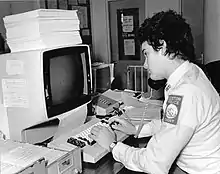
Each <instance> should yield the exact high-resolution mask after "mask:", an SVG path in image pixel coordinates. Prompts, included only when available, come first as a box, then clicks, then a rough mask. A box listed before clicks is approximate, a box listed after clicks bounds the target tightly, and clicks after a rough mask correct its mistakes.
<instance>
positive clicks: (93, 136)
mask: <svg viewBox="0 0 220 174" xmlns="http://www.w3.org/2000/svg"><path fill="white" fill-rule="evenodd" d="M88 136H89V138H92V139H93V140H95V141H96V140H97V137H96V135H94V134H89V135H88Z"/></svg>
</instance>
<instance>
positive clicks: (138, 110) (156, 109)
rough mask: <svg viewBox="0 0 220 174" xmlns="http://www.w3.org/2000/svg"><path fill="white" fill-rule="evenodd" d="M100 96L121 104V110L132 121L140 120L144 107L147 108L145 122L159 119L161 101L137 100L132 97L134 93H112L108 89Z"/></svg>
mask: <svg viewBox="0 0 220 174" xmlns="http://www.w3.org/2000/svg"><path fill="white" fill-rule="evenodd" d="M102 95H105V96H107V97H109V98H112V99H114V100H116V101H119V102H121V103H123V105H122V108H123V109H124V110H125V114H126V116H128V117H129V118H130V119H131V120H132V121H140V120H141V118H142V116H143V112H144V107H145V106H146V107H147V109H146V111H145V118H144V120H145V121H149V120H152V119H161V109H162V106H163V101H161V100H151V99H146V98H142V97H141V98H140V99H137V98H135V97H133V96H134V93H132V92H131V91H118V90H116V91H113V90H110V89H109V90H108V91H106V92H104V93H103V94H102Z"/></svg>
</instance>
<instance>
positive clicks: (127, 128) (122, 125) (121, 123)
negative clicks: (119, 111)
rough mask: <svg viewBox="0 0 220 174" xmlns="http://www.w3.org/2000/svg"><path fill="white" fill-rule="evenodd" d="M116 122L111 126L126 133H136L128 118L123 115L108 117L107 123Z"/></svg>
mask: <svg viewBox="0 0 220 174" xmlns="http://www.w3.org/2000/svg"><path fill="white" fill-rule="evenodd" d="M114 122H116V123H117V124H112V126H111V127H112V128H113V129H115V130H119V131H121V132H124V133H126V134H128V135H134V134H136V131H137V130H136V128H135V126H134V125H133V124H132V123H131V122H130V121H128V120H126V119H125V118H123V117H118V116H114V117H111V118H110V119H109V124H111V123H114Z"/></svg>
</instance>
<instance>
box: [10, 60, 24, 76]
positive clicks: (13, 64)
mask: <svg viewBox="0 0 220 174" xmlns="http://www.w3.org/2000/svg"><path fill="white" fill-rule="evenodd" d="M6 72H7V74H8V75H18V74H24V62H23V61H21V60H7V62H6Z"/></svg>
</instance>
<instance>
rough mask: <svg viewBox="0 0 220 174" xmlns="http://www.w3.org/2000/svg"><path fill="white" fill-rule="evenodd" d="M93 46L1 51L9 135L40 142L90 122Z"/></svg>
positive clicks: (1, 126)
mask: <svg viewBox="0 0 220 174" xmlns="http://www.w3.org/2000/svg"><path fill="white" fill-rule="evenodd" d="M91 76H92V71H91V57H90V49H89V46H88V45H84V44H81V45H71V46H62V47H56V48H47V49H39V50H30V51H23V52H14V53H8V54H3V55H0V79H1V87H0V92H1V94H0V95H2V106H3V107H1V108H5V110H6V113H5V115H4V119H2V120H4V121H3V122H2V121H0V122H1V123H0V129H3V130H2V131H3V132H4V133H5V134H6V135H7V137H8V138H10V139H13V140H18V141H26V142H31V143H33V144H34V143H38V142H40V141H45V140H46V139H48V138H51V136H54V134H56V133H57V131H59V132H62V131H61V130H63V131H67V130H68V129H73V128H76V127H77V126H80V124H83V123H84V122H85V119H86V116H87V104H88V103H89V102H90V99H91V98H90V94H91V92H92V78H91Z"/></svg>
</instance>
